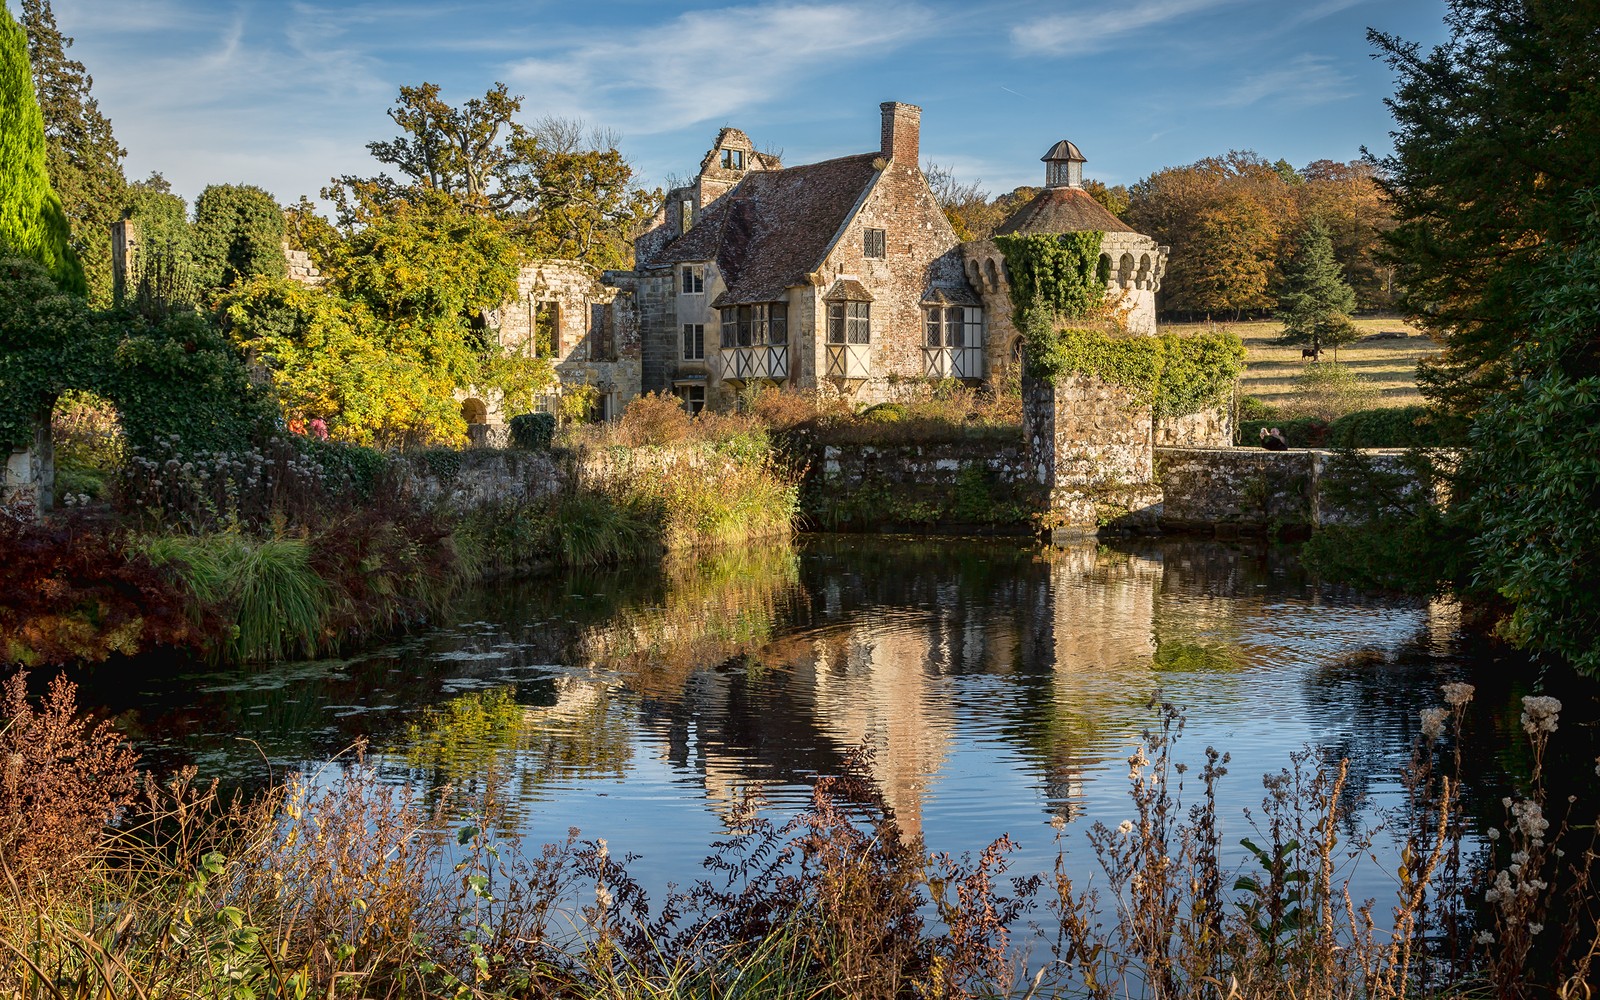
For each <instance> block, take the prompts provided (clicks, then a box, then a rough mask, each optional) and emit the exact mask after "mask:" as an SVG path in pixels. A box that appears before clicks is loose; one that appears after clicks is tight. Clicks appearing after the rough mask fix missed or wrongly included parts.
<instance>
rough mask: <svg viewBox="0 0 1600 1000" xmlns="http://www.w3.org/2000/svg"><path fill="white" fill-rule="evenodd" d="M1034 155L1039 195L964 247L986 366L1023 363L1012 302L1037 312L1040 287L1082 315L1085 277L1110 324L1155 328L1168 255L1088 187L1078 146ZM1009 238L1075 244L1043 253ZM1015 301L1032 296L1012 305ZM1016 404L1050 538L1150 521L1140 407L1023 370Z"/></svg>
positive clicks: (1059, 305) (1128, 393)
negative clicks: (984, 336) (984, 328)
mask: <svg viewBox="0 0 1600 1000" xmlns="http://www.w3.org/2000/svg"><path fill="white" fill-rule="evenodd" d="M1041 159H1042V160H1043V161H1044V164H1045V178H1044V182H1045V183H1044V188H1043V189H1042V190H1040V192H1039V193H1038V194H1037V195H1035V196H1034V197H1033V198H1032V199H1031V200H1029V201H1028V202H1027V204H1025V205H1023V206H1022V207H1021V208H1019V209H1017V210H1016V211H1015V212H1013V213H1012V214H1011V216H1010V218H1008V219H1006V221H1005V222H1003V223H1001V224H1000V226H999V227H998V228H997V229H996V230H995V235H994V238H992V239H987V240H975V241H973V242H971V243H967V244H964V245H963V247H962V257H963V262H964V265H965V268H966V273H967V280H968V281H969V282H970V283H971V284H972V285H973V287H974V288H977V289H979V291H980V293H981V294H982V295H983V302H984V307H985V311H986V312H987V314H988V315H989V317H990V321H989V322H990V327H989V329H990V348H989V350H990V351H991V359H990V364H991V367H993V366H995V365H997V364H1002V363H1012V364H1018V363H1021V362H1023V361H1024V358H1023V349H1022V337H1021V331H1020V330H1018V329H1017V323H1016V319H1015V307H1016V306H1018V305H1023V306H1026V307H1028V309H1029V310H1037V309H1039V308H1041V305H1040V303H1039V301H1038V299H1039V298H1040V297H1042V296H1045V295H1047V290H1046V289H1045V287H1044V286H1045V285H1046V284H1052V285H1053V286H1054V287H1053V289H1050V291H1053V292H1054V296H1055V298H1054V299H1047V301H1048V302H1051V303H1052V304H1051V305H1047V306H1045V307H1044V308H1045V309H1046V310H1047V311H1048V310H1051V309H1063V310H1065V311H1067V312H1078V311H1080V310H1082V309H1084V308H1085V307H1086V306H1089V305H1092V304H1093V303H1092V298H1093V294H1094V293H1093V288H1092V287H1086V286H1085V285H1084V284H1083V280H1082V279H1083V278H1087V279H1088V280H1089V281H1090V282H1092V283H1094V284H1097V285H1098V284H1103V285H1104V289H1105V301H1106V304H1107V305H1108V306H1109V307H1110V311H1111V313H1112V316H1113V317H1114V318H1115V320H1116V322H1117V325H1119V326H1121V327H1123V328H1125V329H1126V330H1127V331H1128V332H1129V333H1131V334H1134V335H1142V336H1154V335H1155V332H1156V302H1155V293H1156V289H1157V288H1159V287H1160V284H1161V275H1162V274H1163V273H1164V272H1165V271H1166V266H1167V248H1166V247H1163V246H1158V245H1157V244H1156V241H1155V240H1153V239H1151V238H1150V237H1148V236H1145V235H1142V234H1140V233H1136V232H1134V231H1133V229H1132V227H1130V226H1129V225H1128V224H1127V223H1125V222H1123V221H1122V220H1121V219H1119V218H1117V217H1116V216H1115V215H1112V214H1111V213H1110V212H1109V211H1107V210H1106V209H1105V208H1104V207H1102V206H1101V204H1100V203H1099V202H1097V201H1095V199H1094V196H1093V195H1091V194H1090V193H1089V192H1088V191H1086V190H1085V189H1084V186H1083V164H1084V163H1085V157H1084V155H1083V153H1081V152H1080V151H1079V150H1078V147H1077V146H1075V145H1073V144H1072V143H1071V142H1068V141H1067V140H1065V139H1063V140H1061V141H1060V142H1057V143H1056V144H1055V145H1053V146H1051V147H1050V149H1049V151H1048V152H1046V153H1045V154H1044V156H1043V157H1041ZM1096 234H1098V235H1096ZM1017 237H1075V238H1072V239H1066V238H1062V239H1058V240H1056V241H1055V242H1054V244H1050V245H1046V246H1039V245H1038V244H1037V243H1034V242H1033V241H1018V240H1017V239H1016V238H1017ZM1030 244H1032V246H1031V249H1030V246H1029V245H1030ZM1096 247H1098V249H1096ZM1008 250H1009V251H1011V252H1012V253H1014V254H1015V253H1021V254H1024V259H1031V258H1028V257H1027V256H1026V255H1027V254H1029V253H1032V254H1034V255H1035V256H1038V257H1039V260H1038V261H1037V262H1036V266H1034V267H1031V268H1029V269H1028V271H1029V273H1018V274H1012V273H1010V271H1009V270H1008V268H1007V265H1006V254H1007V251H1008ZM1014 259H1015V258H1014ZM1018 266H1019V267H1021V266H1024V265H1022V264H1021V263H1019V265H1018ZM1047 275H1077V276H1078V279H1077V282H1076V285H1075V288H1067V287H1065V286H1064V285H1063V283H1062V281H1061V280H1059V279H1058V278H1051V277H1047ZM1065 284H1066V285H1072V284H1073V282H1072V281H1071V280H1068V281H1067V282H1066V283H1065ZM1021 296H1028V297H1029V301H1028V302H1018V301H1017V299H1018V298H1019V297H1021ZM1056 300H1060V301H1056ZM1035 315H1038V314H1037V313H1035ZM1022 402H1023V435H1024V438H1025V443H1026V445H1027V450H1028V458H1029V463H1030V465H1031V466H1032V468H1033V469H1034V470H1035V476H1036V478H1037V480H1038V482H1039V484H1040V486H1041V487H1043V488H1044V489H1045V491H1046V493H1047V497H1048V500H1047V503H1048V507H1049V510H1048V513H1047V515H1046V523H1047V524H1048V525H1049V526H1050V527H1052V528H1053V529H1055V532H1056V533H1057V534H1058V535H1068V536H1070V535H1080V534H1091V535H1092V534H1094V533H1096V532H1097V531H1099V530H1101V529H1102V528H1105V527H1108V526H1116V527H1126V528H1133V529H1140V528H1148V527H1150V526H1152V525H1153V524H1154V522H1155V519H1156V518H1157V517H1158V516H1159V512H1160V509H1161V503H1162V494H1161V488H1160V487H1159V486H1158V485H1157V484H1156V483H1155V482H1154V474H1153V457H1154V447H1155V431H1154V421H1153V417H1152V411H1151V406H1150V404H1149V402H1148V401H1145V400H1142V399H1140V398H1139V396H1138V393H1136V392H1135V391H1134V390H1132V389H1130V388H1128V387H1124V386H1120V385H1116V384H1112V383H1109V382H1105V381H1102V380H1100V379H1099V378H1096V377H1094V376H1091V375H1084V374H1072V373H1068V374H1064V375H1061V376H1059V377H1055V378H1045V377H1030V375H1029V369H1028V368H1027V367H1024V369H1023V380H1022Z"/></svg>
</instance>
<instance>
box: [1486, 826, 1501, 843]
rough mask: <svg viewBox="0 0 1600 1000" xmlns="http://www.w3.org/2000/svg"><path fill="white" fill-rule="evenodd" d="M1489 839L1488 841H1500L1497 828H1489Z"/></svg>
mask: <svg viewBox="0 0 1600 1000" xmlns="http://www.w3.org/2000/svg"><path fill="white" fill-rule="evenodd" d="M1489 839H1490V840H1499V839H1500V830H1499V828H1498V827H1493V826H1491V827H1490V828H1489Z"/></svg>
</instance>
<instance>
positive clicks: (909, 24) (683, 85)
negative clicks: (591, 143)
mask: <svg viewBox="0 0 1600 1000" xmlns="http://www.w3.org/2000/svg"><path fill="white" fill-rule="evenodd" d="M935 30H937V26H936V18H935V16H934V15H933V14H932V12H930V11H928V10H926V9H924V8H922V7H919V6H915V5H911V4H906V3H884V4H872V5H856V4H846V3H822V4H805V3H780V4H774V5H767V6H743V7H725V8H721V9H718V10H699V11H691V12H688V13H685V14H681V15H679V16H678V17H676V18H674V19H672V20H671V21H668V22H666V23H664V24H649V25H640V26H638V27H634V28H631V29H616V30H611V31H607V32H604V33H598V34H597V33H589V34H587V35H586V36H585V37H584V38H583V39H582V40H578V41H575V42H574V43H572V44H563V45H561V47H560V48H559V49H558V50H557V51H554V52H552V54H550V55H547V56H535V57H532V58H528V59H523V60H520V61H517V62H514V63H513V64H512V65H511V66H510V67H509V70H508V73H509V75H510V77H511V81H512V82H513V83H514V84H516V86H517V87H518V88H519V89H526V90H527V91H529V92H530V100H531V101H532V103H534V104H536V105H537V106H539V107H544V108H550V109H552V110H554V111H556V112H557V113H559V114H564V115H573V116H577V117H583V118H590V119H598V120H603V121H606V122H608V123H614V124H615V125H616V126H617V127H620V128H621V129H622V130H623V131H624V132H625V133H627V134H630V135H651V134H656V133H660V132H666V131H671V130H673V129H676V128H682V127H684V126H686V125H692V124H696V123H700V122H707V121H722V120H726V119H727V117H728V116H730V115H733V114H736V113H739V112H741V111H746V110H748V109H750V108H752V107H754V106H757V105H759V104H761V103H762V102H764V101H767V100H770V99H772V98H775V97H779V96H784V95H788V94H792V93H794V92H796V91H797V90H798V89H799V88H800V87H801V86H802V85H803V83H804V82H805V81H806V80H807V79H809V78H813V77H815V76H817V75H819V74H821V73H824V72H827V71H830V70H834V69H837V68H838V67H839V66H841V65H847V64H850V63H852V62H859V61H861V60H862V59H864V58H866V57H868V56H870V57H872V58H873V59H883V58H885V57H888V56H889V55H890V54H892V53H893V52H895V51H896V50H898V49H900V48H902V47H904V46H906V45H908V44H910V43H911V42H914V41H916V40H917V39H919V38H923V37H926V36H927V35H929V34H930V33H932V32H934V31H935Z"/></svg>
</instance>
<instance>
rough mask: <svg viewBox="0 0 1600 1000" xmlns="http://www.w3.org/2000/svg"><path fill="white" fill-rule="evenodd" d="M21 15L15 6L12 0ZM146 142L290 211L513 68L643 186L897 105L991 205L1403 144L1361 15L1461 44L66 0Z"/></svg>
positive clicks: (195, 185)
mask: <svg viewBox="0 0 1600 1000" xmlns="http://www.w3.org/2000/svg"><path fill="white" fill-rule="evenodd" d="M11 6H12V7H13V9H15V6H16V5H15V4H14V3H13V4H11ZM53 6H54V8H55V12H56V18H57V21H58V22H59V23H60V25H61V28H62V30H63V31H64V32H65V33H66V34H68V35H71V36H73V37H75V38H76V39H77V44H76V45H75V46H74V48H73V50H72V53H73V55H75V56H76V57H77V58H78V59H80V60H82V61H83V62H84V63H85V64H86V65H87V66H88V68H89V70H90V72H91V73H92V74H93V75H94V80H95V89H94V92H95V94H96V96H97V97H98V98H99V99H100V103H101V106H102V108H103V109H104V110H105V111H106V112H107V114H109V115H110V117H111V119H112V122H113V124H114V125H115V127H116V129H117V134H118V137H119V139H120V140H121V141H122V143H123V145H125V146H126V147H127V148H128V151H129V155H128V173H129V175H130V176H136V177H142V176H144V175H146V174H148V173H149V172H150V171H152V170H160V171H161V172H162V173H164V174H165V175H166V176H167V178H168V179H169V180H170V181H172V183H173V186H174V188H175V189H176V190H177V191H178V192H179V193H180V194H183V195H185V196H186V197H190V198H192V197H193V196H194V195H195V194H197V193H198V192H199V191H200V189H201V188H203V187H204V186H205V185H206V184H208V183H221V182H232V183H252V184H259V185H261V186H262V187H264V188H266V189H267V190H269V191H271V192H272V193H273V194H275V195H276V196H277V197H278V198H279V200H280V201H285V202H287V201H292V200H294V199H295V198H297V197H298V196H299V195H301V194H308V195H311V196H313V197H315V196H316V193H317V189H318V188H319V187H321V186H322V185H323V184H325V183H326V182H327V180H328V178H329V177H331V176H333V175H335V174H342V173H357V174H367V173H373V172H375V171H376V164H375V163H374V162H373V161H372V160H371V158H370V157H369V156H368V155H367V153H366V148H365V146H366V143H367V142H369V141H371V140H374V139H383V138H389V137H391V136H392V135H393V134H394V132H395V129H394V127H393V125H392V123H391V122H390V121H389V120H388V118H387V117H386V115H385V112H386V110H387V109H388V107H389V106H390V104H391V103H392V101H393V99H394V96H395V94H396V91H397V89H398V88H399V86H400V85H401V84H410V83H420V82H423V81H431V82H435V83H438V84H440V85H441V86H442V87H443V88H444V97H445V98H446V99H447V100H450V101H451V102H452V103H459V102H461V101H463V100H465V99H467V98H468V97H472V96H475V95H480V94H482V93H483V92H484V91H485V90H486V89H488V88H489V87H490V86H491V85H492V84H493V83H494V82H496V81H505V82H506V83H507V84H509V85H510V86H511V89H512V92H513V93H517V94H522V95H524V96H525V98H526V100H525V103H524V114H525V117H526V118H528V119H529V120H530V121H531V120H535V119H537V118H539V117H542V116H544V115H557V116H562V117H577V118H582V119H584V120H586V121H587V122H589V123H590V124H591V125H596V126H601V127H605V128H608V129H611V130H614V131H615V132H617V133H619V134H620V135H621V140H622V141H621V147H622V150H623V152H624V153H625V154H626V155H627V156H628V158H629V159H630V161H631V162H632V163H633V164H634V166H635V169H636V170H637V171H638V172H639V174H640V175H641V176H642V177H643V178H644V179H645V180H647V181H651V182H656V183H659V182H661V181H663V180H665V179H666V178H667V177H668V176H669V175H671V174H674V173H676V174H689V173H692V172H693V170H694V169H695V167H696V166H697V165H698V162H699V159H700V156H701V154H702V153H703V152H704V151H705V150H706V148H707V147H708V146H709V145H710V143H711V139H712V137H713V136H714V135H715V134H716V130H717V129H718V128H719V127H721V126H723V125H735V126H737V127H739V128H742V129H744V130H745V131H746V132H748V133H749V134H750V137H751V139H752V140H753V141H754V142H755V144H756V146H757V148H760V149H772V150H781V151H782V154H783V157H784V161H785V162H786V163H806V162H811V161H814V160H819V159H826V158H828V157H830V156H838V155H842V154H845V153H852V152H862V151H866V150H870V149H874V148H876V147H877V144H878V104H879V102H881V101H885V100H897V101H906V102H909V103H913V104H918V105H921V106H922V109H923V126H922V152H923V157H924V159H932V160H935V161H937V162H939V163H942V164H945V165H948V166H950V167H952V168H954V169H955V170H956V172H957V174H958V176H960V177H961V178H963V179H965V180H981V182H982V183H983V186H984V187H986V188H988V189H989V190H991V191H993V192H995V193H998V192H1001V191H1007V190H1010V189H1011V188H1013V187H1015V186H1017V185H1019V184H1037V183H1039V181H1040V178H1041V177H1042V175H1043V166H1042V164H1040V162H1039V156H1040V155H1041V154H1042V153H1043V152H1044V151H1045V150H1046V149H1047V148H1049V146H1050V145H1051V144H1052V143H1053V142H1054V141H1055V140H1057V139H1061V138H1069V139H1072V140H1073V141H1074V142H1076V143H1077V144H1078V146H1079V147H1080V148H1081V149H1082V150H1083V151H1084V155H1085V156H1087V157H1088V159H1089V163H1088V166H1087V168H1086V174H1087V175H1088V176H1090V177H1096V178H1099V179H1101V180H1104V181H1106V182H1108V183H1112V184H1116V183H1125V184H1131V183H1133V182H1135V181H1137V180H1138V179H1139V178H1141V177H1144V176H1146V175H1148V174H1149V173H1151V172H1152V171H1154V170H1157V169H1159V168H1161V167H1163V166H1172V165H1177V164H1183V163H1190V162H1193V161H1194V160H1196V159H1199V158H1200V157H1203V156H1207V155H1211V154H1214V153H1221V152H1224V151H1226V150H1228V149H1254V150H1256V151H1257V152H1259V153H1261V154H1262V155H1264V156H1267V157H1268V158H1270V159H1277V158H1278V157H1283V158H1286V159H1288V160H1289V162H1291V163H1293V164H1295V165H1296V166H1302V165H1304V164H1306V163H1308V162H1310V161H1312V160H1316V159H1323V158H1327V159H1335V160H1348V159H1352V158H1354V157H1355V156H1357V155H1358V153H1359V150H1360V147H1361V146H1362V145H1366V146H1368V147H1370V148H1372V149H1373V150H1375V151H1379V152H1382V151H1386V150H1387V149H1388V148H1389V146H1390V140H1389V136H1388V131H1389V128H1390V127H1391V121H1390V119H1389V115H1388V113H1387V110H1386V109H1385V108H1384V106H1383V99H1384V97H1386V96H1387V95H1388V94H1389V93H1390V91H1391V89H1392V77H1391V74H1390V71H1389V69H1388V68H1387V67H1386V66H1384V65H1383V64H1382V63H1381V62H1378V61H1376V60H1374V59H1373V58H1371V48H1370V46H1369V45H1368V44H1367V42H1366V38H1365V33H1366V29H1367V28H1368V27H1376V28H1378V29H1380V30H1383V31H1388V32H1393V33H1396V34H1399V35H1400V36H1401V37H1404V38H1407V39H1410V40H1413V41H1420V42H1423V43H1425V44H1430V45H1431V44H1433V43H1436V42H1439V41H1442V40H1443V38H1444V28H1443V24H1442V19H1443V14H1444V0H1094V2H1087V0H1011V2H999V3H984V2H951V0H881V2H868V3H863V2H849V0H818V2H810V3H806V2H794V0H777V2H763V0H750V2H744V3H738V4H733V5H728V4H717V3H709V2H708V3H667V2H662V0H616V2H610V0H595V2H589V3H571V2H552V0H516V2H513V0H428V2H422V0H387V2H382V3H370V2H365V3H336V2H329V0H290V2H284V0H234V2H229V0H54V4H53Z"/></svg>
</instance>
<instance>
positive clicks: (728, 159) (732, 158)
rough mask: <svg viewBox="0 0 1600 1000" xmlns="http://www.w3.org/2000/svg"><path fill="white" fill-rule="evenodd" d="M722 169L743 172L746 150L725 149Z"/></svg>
mask: <svg viewBox="0 0 1600 1000" xmlns="http://www.w3.org/2000/svg"><path fill="white" fill-rule="evenodd" d="M722 169H724V170H743V169H744V150H742V149H727V148H724V149H723V150H722Z"/></svg>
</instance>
